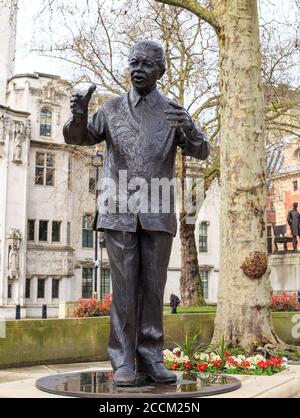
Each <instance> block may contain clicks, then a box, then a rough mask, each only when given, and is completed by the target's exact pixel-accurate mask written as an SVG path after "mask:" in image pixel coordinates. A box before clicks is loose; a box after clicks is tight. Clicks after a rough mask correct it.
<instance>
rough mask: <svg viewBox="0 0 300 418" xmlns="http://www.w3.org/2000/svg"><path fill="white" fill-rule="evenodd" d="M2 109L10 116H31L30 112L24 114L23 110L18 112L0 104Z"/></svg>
mask: <svg viewBox="0 0 300 418" xmlns="http://www.w3.org/2000/svg"><path fill="white" fill-rule="evenodd" d="M0 109H3V110H5V111H6V112H7V113H8V114H11V115H14V116H26V117H28V116H30V115H31V113H29V112H24V111H23V110H16V109H12V108H11V107H7V106H3V105H1V104H0Z"/></svg>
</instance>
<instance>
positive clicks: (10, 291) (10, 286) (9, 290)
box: [7, 283, 12, 299]
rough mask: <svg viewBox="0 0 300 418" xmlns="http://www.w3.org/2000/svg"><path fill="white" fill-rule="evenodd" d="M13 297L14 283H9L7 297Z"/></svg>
mask: <svg viewBox="0 0 300 418" xmlns="http://www.w3.org/2000/svg"><path fill="white" fill-rule="evenodd" d="M11 298H12V283H8V285H7V299H11Z"/></svg>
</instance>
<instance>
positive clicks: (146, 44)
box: [129, 40, 166, 70]
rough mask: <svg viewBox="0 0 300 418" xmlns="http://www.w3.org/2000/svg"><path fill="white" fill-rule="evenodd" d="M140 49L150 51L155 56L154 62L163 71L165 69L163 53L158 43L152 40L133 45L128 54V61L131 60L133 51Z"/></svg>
mask: <svg viewBox="0 0 300 418" xmlns="http://www.w3.org/2000/svg"><path fill="white" fill-rule="evenodd" d="M141 47H144V48H148V49H152V50H153V52H154V54H155V55H156V56H157V58H155V59H154V61H156V62H157V63H158V64H159V65H160V66H161V67H162V68H163V69H164V70H165V69H166V55H165V51H164V49H163V47H162V46H161V44H160V43H158V42H156V41H152V40H141V41H138V42H137V43H136V44H134V45H133V47H132V48H131V50H130V53H129V60H130V59H131V57H132V55H133V53H134V52H135V50H136V49H137V48H141Z"/></svg>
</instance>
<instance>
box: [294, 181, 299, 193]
mask: <svg viewBox="0 0 300 418" xmlns="http://www.w3.org/2000/svg"><path fill="white" fill-rule="evenodd" d="M297 190H298V180H295V181H293V191H294V192H296V191H297Z"/></svg>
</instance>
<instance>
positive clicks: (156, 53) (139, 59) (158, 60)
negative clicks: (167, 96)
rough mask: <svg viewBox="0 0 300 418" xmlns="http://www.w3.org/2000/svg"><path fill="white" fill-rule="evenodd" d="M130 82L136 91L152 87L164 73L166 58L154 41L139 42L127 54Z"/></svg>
mask: <svg viewBox="0 0 300 418" xmlns="http://www.w3.org/2000/svg"><path fill="white" fill-rule="evenodd" d="M129 71H130V76H131V81H132V84H133V85H134V87H135V88H136V89H137V90H141V91H146V92H147V90H150V89H151V87H153V86H154V85H155V84H156V82H157V80H159V79H160V78H161V77H162V76H163V75H164V73H165V71H166V57H165V52H164V49H163V48H162V46H161V45H160V44H159V43H158V42H155V41H139V42H137V43H136V44H135V45H134V46H133V48H132V49H131V51H130V54H129Z"/></svg>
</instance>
